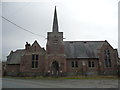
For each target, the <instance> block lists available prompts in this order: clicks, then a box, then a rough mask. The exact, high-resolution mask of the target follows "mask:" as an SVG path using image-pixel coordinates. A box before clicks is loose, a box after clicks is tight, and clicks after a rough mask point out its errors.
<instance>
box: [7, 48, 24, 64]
mask: <svg viewBox="0 0 120 90" xmlns="http://www.w3.org/2000/svg"><path fill="white" fill-rule="evenodd" d="M24 53H25V50H16V51H15V52H11V53H10V55H9V56H8V57H7V64H20V60H21V56H23V55H24Z"/></svg>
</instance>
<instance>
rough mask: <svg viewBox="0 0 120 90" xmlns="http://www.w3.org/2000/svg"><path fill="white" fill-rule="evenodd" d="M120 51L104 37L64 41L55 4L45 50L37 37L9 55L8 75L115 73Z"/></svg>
mask: <svg viewBox="0 0 120 90" xmlns="http://www.w3.org/2000/svg"><path fill="white" fill-rule="evenodd" d="M117 62H118V52H117V49H114V48H113V47H112V46H111V45H110V44H109V43H108V42H107V41H106V40H105V41H63V32H60V31H59V25H58V19H57V11H56V7H55V11H54V18H53V26H52V32H47V44H46V50H45V49H44V48H42V47H41V46H40V45H39V44H38V42H37V41H36V40H35V41H34V43H33V44H30V43H28V42H26V45H25V49H21V50H16V51H11V52H10V54H9V55H8V56H7V65H6V75H10V76H41V75H42V76H43V75H45V76H51V75H63V76H68V75H115V74H117V72H118V69H117V68H118V67H117V66H118V65H117Z"/></svg>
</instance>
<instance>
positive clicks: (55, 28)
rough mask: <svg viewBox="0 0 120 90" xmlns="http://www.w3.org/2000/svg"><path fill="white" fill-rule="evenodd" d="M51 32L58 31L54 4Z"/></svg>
mask: <svg viewBox="0 0 120 90" xmlns="http://www.w3.org/2000/svg"><path fill="white" fill-rule="evenodd" d="M52 29H53V32H58V20H57V10H56V6H55V11H54V18H53V28H52Z"/></svg>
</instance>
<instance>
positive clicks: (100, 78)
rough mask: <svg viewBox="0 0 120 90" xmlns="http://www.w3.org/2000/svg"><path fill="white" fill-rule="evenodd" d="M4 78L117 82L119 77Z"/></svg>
mask: <svg viewBox="0 0 120 90" xmlns="http://www.w3.org/2000/svg"><path fill="white" fill-rule="evenodd" d="M3 78H14V79H34V80H71V79H77V80H117V79H118V77H117V76H67V77H58V78H57V77H42V76H40V77H10V76H5V77H3Z"/></svg>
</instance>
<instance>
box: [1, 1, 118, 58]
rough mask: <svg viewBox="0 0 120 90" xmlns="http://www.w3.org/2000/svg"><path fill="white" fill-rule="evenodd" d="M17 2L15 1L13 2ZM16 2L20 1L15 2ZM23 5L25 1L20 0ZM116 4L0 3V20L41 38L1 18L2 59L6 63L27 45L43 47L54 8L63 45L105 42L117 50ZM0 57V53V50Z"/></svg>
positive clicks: (116, 2) (73, 2) (99, 2)
mask: <svg viewBox="0 0 120 90" xmlns="http://www.w3.org/2000/svg"><path fill="white" fill-rule="evenodd" d="M16 1H17V0H16ZM18 1H19V0H18ZM23 1H24V0H23ZM118 1H119V0H44V1H43V0H39V1H38V0H36V2H35V0H34V2H33V0H28V2H15V0H14V2H12V1H11V2H8V1H7V0H5V1H3V2H2V3H1V4H0V7H2V10H0V11H2V14H1V13H0V15H1V16H3V17H5V18H7V19H8V20H10V21H12V22H14V23H15V24H17V25H19V26H21V27H23V28H25V29H27V30H29V31H31V32H33V33H35V34H39V35H40V36H37V35H34V34H31V33H29V32H26V31H24V30H22V29H21V28H18V27H16V26H15V25H13V24H11V23H9V22H8V21H6V20H5V19H2V18H0V23H1V24H2V31H0V34H1V35H2V39H0V42H2V47H0V49H2V55H0V59H2V60H6V56H8V55H9V53H10V51H11V50H13V51H15V50H17V49H24V48H25V43H26V41H27V42H28V43H30V44H32V43H33V42H34V41H35V40H37V41H38V43H39V44H40V46H41V47H44V48H45V47H46V42H47V40H46V38H47V32H51V31H52V23H53V15H54V9H55V6H56V7H57V15H58V24H59V31H60V32H63V35H64V38H65V39H64V41H101V40H102V41H104V40H107V41H108V42H109V43H110V44H111V45H112V46H113V48H118ZM0 53H1V50H0Z"/></svg>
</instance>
